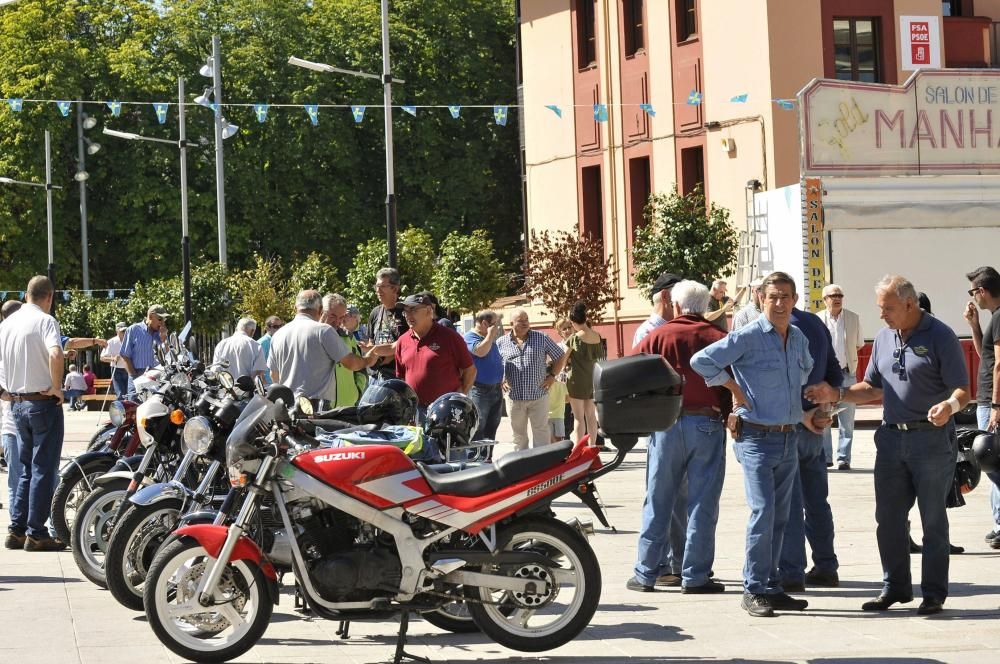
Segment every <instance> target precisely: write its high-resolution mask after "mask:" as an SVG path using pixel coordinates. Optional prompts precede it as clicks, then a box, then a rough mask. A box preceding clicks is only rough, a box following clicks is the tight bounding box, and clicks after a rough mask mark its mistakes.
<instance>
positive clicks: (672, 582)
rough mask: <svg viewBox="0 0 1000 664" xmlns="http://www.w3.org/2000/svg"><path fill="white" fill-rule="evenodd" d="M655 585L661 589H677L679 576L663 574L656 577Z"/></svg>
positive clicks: (679, 582)
mask: <svg viewBox="0 0 1000 664" xmlns="http://www.w3.org/2000/svg"><path fill="white" fill-rule="evenodd" d="M656 585H658V586H660V587H661V588H677V587H678V586H680V585H681V577H680V575H679V574H664V575H662V576H658V577H656Z"/></svg>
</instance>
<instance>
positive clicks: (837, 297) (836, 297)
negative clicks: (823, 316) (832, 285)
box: [827, 293, 844, 300]
mask: <svg viewBox="0 0 1000 664" xmlns="http://www.w3.org/2000/svg"><path fill="white" fill-rule="evenodd" d="M827 297H828V298H830V299H831V300H843V299H844V294H843V293H830V294H829V295H827Z"/></svg>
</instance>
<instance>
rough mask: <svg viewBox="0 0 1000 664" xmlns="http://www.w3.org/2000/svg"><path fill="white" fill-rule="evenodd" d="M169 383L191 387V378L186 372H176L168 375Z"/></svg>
mask: <svg viewBox="0 0 1000 664" xmlns="http://www.w3.org/2000/svg"><path fill="white" fill-rule="evenodd" d="M170 384H171V385H174V386H176V387H191V380H190V379H189V378H188V377H187V374H186V373H184V372H178V373H175V374H174V375H173V376H171V377H170Z"/></svg>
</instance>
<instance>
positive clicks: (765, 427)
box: [740, 418, 795, 433]
mask: <svg viewBox="0 0 1000 664" xmlns="http://www.w3.org/2000/svg"><path fill="white" fill-rule="evenodd" d="M740 419H741V420H742V422H743V426H745V427H748V428H750V429H753V430H755V431H767V432H768V433H791V432H792V431H795V425H794V424H757V423H756V422H751V421H750V420H745V419H743V418H740Z"/></svg>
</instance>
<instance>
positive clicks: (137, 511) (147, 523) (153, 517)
mask: <svg viewBox="0 0 1000 664" xmlns="http://www.w3.org/2000/svg"><path fill="white" fill-rule="evenodd" d="M183 506H184V503H183V502H182V501H181V500H180V499H175V498H170V499H167V500H161V501H160V502H158V503H153V504H152V505H133V506H132V507H130V508H129V509H128V511H127V512H125V514H124V515H122V517H121V518H120V519H119V520H118V523H116V524H115V529H114V531H113V532H112V533H111V539H110V540H109V541H108V551H107V554H106V555H105V558H104V576H105V578H106V580H107V584H108V590H110V591H111V594H112V595H113V596H114V598H115V599H116V600H118V601H119V602H120V603H121V604H122V606H125V607H127V608H129V609H132V610H133V611H142V586H143V583H144V582H145V581H146V574H147V572H148V570H149V565H150V564H151V563H152V562H153V557H154V556H156V552H157V550H158V549H159V548H160V545H161V544H163V542H164V540H166V539H167V537H168V536H169V535H170V533H172V532H173V530H174V528H175V527H176V526H177V521H178V519H180V514H181V508H182V507H183Z"/></svg>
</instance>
